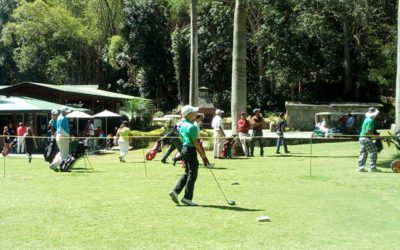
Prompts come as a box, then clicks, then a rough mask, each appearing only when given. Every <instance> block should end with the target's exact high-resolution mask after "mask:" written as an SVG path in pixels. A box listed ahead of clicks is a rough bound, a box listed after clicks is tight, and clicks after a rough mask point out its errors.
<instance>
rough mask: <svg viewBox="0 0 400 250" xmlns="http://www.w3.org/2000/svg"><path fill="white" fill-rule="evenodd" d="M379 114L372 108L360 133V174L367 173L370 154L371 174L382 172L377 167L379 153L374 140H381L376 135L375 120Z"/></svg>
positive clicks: (366, 115)
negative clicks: (367, 161)
mask: <svg viewBox="0 0 400 250" xmlns="http://www.w3.org/2000/svg"><path fill="white" fill-rule="evenodd" d="M378 114H379V110H378V109H377V108H374V107H371V108H369V109H368V111H367V113H366V114H365V119H364V122H363V124H362V126H361V132H360V139H359V142H360V148H361V150H360V155H359V157H358V168H357V171H358V172H365V169H364V166H365V162H366V160H367V156H368V154H369V172H381V170H380V169H378V168H377V167H376V161H377V159H378V152H377V150H376V147H375V145H374V143H373V142H372V138H379V136H378V135H376V133H375V124H374V119H375V118H376V116H377V115H378Z"/></svg>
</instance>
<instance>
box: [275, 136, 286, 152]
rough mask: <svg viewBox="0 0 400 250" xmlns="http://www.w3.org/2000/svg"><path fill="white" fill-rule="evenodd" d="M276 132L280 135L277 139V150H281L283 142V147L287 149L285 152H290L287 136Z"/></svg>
mask: <svg viewBox="0 0 400 250" xmlns="http://www.w3.org/2000/svg"><path fill="white" fill-rule="evenodd" d="M276 134H277V135H278V140H277V141H276V152H279V148H280V147H281V144H283V149H284V150H285V152H288V149H287V144H286V140H285V137H284V136H283V133H276Z"/></svg>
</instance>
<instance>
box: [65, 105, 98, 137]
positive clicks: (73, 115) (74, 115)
mask: <svg viewBox="0 0 400 250" xmlns="http://www.w3.org/2000/svg"><path fill="white" fill-rule="evenodd" d="M67 118H76V123H77V128H76V130H77V131H76V132H77V133H79V118H87V119H90V118H93V116H91V115H89V114H86V113H85V112H82V111H77V110H75V111H72V112H71V113H69V114H68V115H67Z"/></svg>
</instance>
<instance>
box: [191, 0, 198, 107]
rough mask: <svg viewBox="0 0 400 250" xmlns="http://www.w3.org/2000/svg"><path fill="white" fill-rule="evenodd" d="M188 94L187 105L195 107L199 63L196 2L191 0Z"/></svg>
mask: <svg viewBox="0 0 400 250" xmlns="http://www.w3.org/2000/svg"><path fill="white" fill-rule="evenodd" d="M190 10H191V15H190V17H191V18H190V27H191V33H190V44H191V45H190V90H189V92H190V94H189V104H190V105H192V106H197V105H198V103H199V62H198V59H197V57H198V56H197V51H198V43H197V0H191V5H190Z"/></svg>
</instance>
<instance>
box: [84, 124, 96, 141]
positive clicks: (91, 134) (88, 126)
mask: <svg viewBox="0 0 400 250" xmlns="http://www.w3.org/2000/svg"><path fill="white" fill-rule="evenodd" d="M84 131H85V132H84V133H85V136H87V137H94V134H95V131H94V125H93V123H92V121H91V120H88V121H87V123H86V127H85V129H84Z"/></svg>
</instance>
